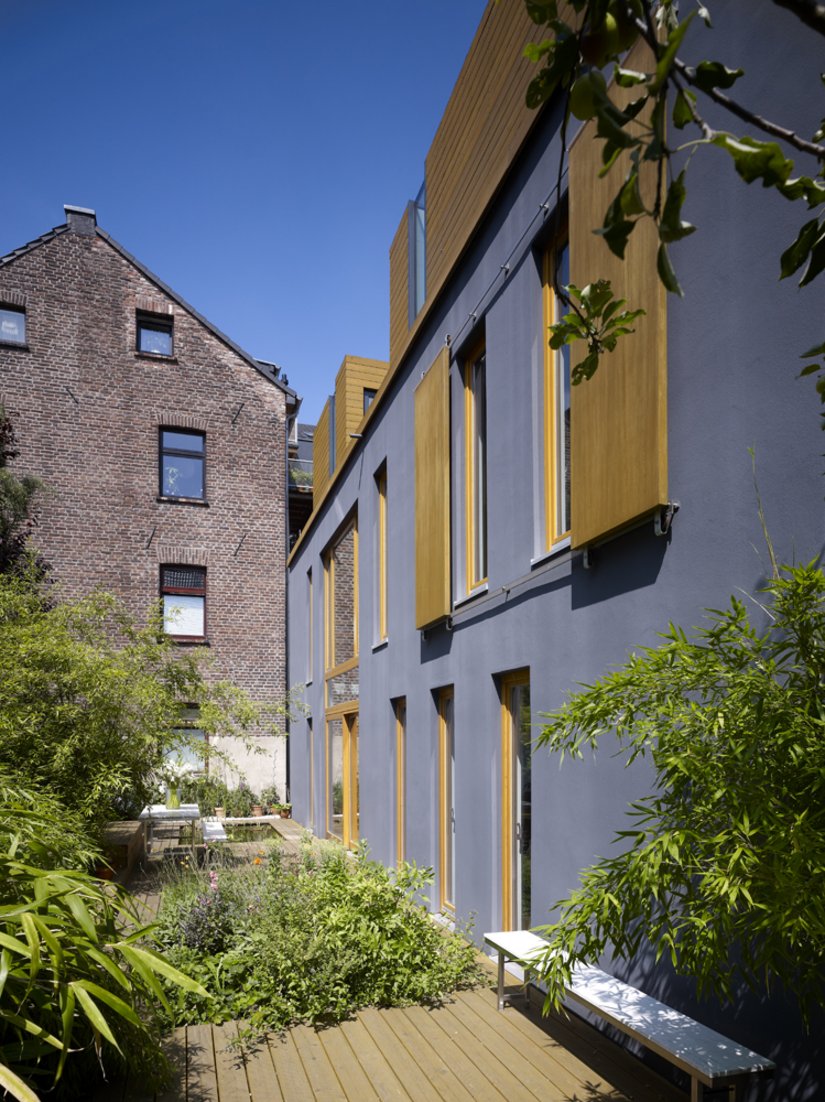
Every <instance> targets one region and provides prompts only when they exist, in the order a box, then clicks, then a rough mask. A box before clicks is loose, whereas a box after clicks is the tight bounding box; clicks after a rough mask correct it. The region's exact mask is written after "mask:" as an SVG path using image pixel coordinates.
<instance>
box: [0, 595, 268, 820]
mask: <svg viewBox="0 0 825 1102" xmlns="http://www.w3.org/2000/svg"><path fill="white" fill-rule="evenodd" d="M182 702H185V703H187V704H190V705H197V706H198V708H199V719H198V725H199V728H200V729H202V730H204V731H206V732H207V733H210V732H211V733H216V732H220V733H221V734H233V733H234V734H242V733H243V732H244V731H246V730H247V729H248V728H249V727H250V726H251V725H252V724H253V723H256V722H257V721H258V720H259V718H260V714H259V711H258V709H257V708H255V707H254V706H253V704H252V703H251V702H250V701H249V700H248V698H247V697H246V696H245V694H243V693H242V692H241V691H240V690H238V689H236V688H234V687H233V686H231V685H229V684H227V683H212V684H208V683H207V681H206V679H205V677H204V672H203V670H202V660H201V659H199V657H198V656H196V655H194V654H191V653H181V652H180V650H179V649H178V648H176V647H175V646H174V645H173V644H172V643H171V641H170V640H169V639H168V638H167V637H165V636H164V635H163V632H162V630H161V624H160V618H159V614H158V618H157V620H156V621H153V622H151V623H150V624H149V625H148V626H147V627H138V626H136V625H135V624H134V622H133V621H132V620H131V619H130V617H129V616H128V615H127V613H126V612H125V610H124V609H123V607H122V606H121V605H120V604H119V603H118V601H117V600H116V598H114V597H112V596H111V595H109V594H105V593H93V594H91V595H89V596H88V597H86V598H84V599H82V600H79V601H75V602H66V603H57V604H55V603H52V602H50V601H48V600H47V599H46V597H45V595H44V587H43V586H42V584H38V583H37V582H36V581H32V578H31V577H30V576H15V575H10V574H5V575H4V574H0V769H2V768H6V769H7V770H9V771H10V772H11V773H12V774H13V775H17V776H22V777H23V778H25V779H26V781H28V782H29V783H32V784H35V785H38V786H40V787H41V788H44V789H47V790H49V791H51V792H52V793H54V794H55V795H57V796H58V797H59V798H60V799H61V800H62V801H63V803H64V804H65V805H66V806H67V807H69V808H72V809H75V810H77V811H78V812H79V813H80V814H81V815H82V816H83V817H84V819H86V820H87V821H88V822H90V823H100V822H103V821H106V820H111V819H117V818H122V817H123V815H124V813H127V812H128V811H129V810H130V809H131V810H134V808H135V807H138V808H139V807H140V806H142V805H143V803H145V802H146V800H147V799H148V797H149V796H150V794H151V790H152V785H153V773H154V771H155V770H157V769H158V767H159V766H160V765H161V763H162V762H163V760H164V757H165V756H166V755H168V754H169V753H170V752H171V751H173V750H174V749H175V748H177V747H178V746H179V745H180V743H181V741H182V740H185V735H184V734H182V732H181V730H180V708H181V703H182Z"/></svg>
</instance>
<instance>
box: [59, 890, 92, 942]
mask: <svg viewBox="0 0 825 1102" xmlns="http://www.w3.org/2000/svg"><path fill="white" fill-rule="evenodd" d="M65 900H66V906H67V907H68V908H69V910H70V911H71V912H72V914H73V915H74V917H75V919H76V921H77V924H78V926H79V927H80V928H81V930H82V931H83V933H84V934H86V936H87V937H88V938H89V940H90V941H92V942H94V943H97V930H96V928H95V924H94V921H93V919H92V916H91V915H90V914H89V910H88V908H87V907H86V904H85V903H84V902H83V900H82V899H81V898H80V896H79V895H78V894H77V893H76V892H70V893H69V894H68V895H67V896H66V897H65Z"/></svg>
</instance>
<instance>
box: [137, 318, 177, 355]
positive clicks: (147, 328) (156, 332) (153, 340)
mask: <svg viewBox="0 0 825 1102" xmlns="http://www.w3.org/2000/svg"><path fill="white" fill-rule="evenodd" d="M173 327H174V318H173V317H172V316H171V315H170V314H149V313H146V312H145V311H143V310H138V312H137V350H138V352H148V353H149V354H150V355H153V356H171V355H172V347H173V345H172V334H173Z"/></svg>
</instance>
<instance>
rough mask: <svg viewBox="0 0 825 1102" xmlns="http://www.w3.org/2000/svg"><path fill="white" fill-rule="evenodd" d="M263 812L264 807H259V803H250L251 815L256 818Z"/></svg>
mask: <svg viewBox="0 0 825 1102" xmlns="http://www.w3.org/2000/svg"><path fill="white" fill-rule="evenodd" d="M263 813H264V809H263V808H262V807H261V805H260V804H253V805H252V815H253V817H254V818H256V819H258V818H260V817H261V815H263Z"/></svg>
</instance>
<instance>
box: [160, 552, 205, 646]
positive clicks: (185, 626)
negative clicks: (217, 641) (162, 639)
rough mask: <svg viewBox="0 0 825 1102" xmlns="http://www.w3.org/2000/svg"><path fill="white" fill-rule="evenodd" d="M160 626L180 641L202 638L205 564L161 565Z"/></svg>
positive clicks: (187, 641)
mask: <svg viewBox="0 0 825 1102" xmlns="http://www.w3.org/2000/svg"><path fill="white" fill-rule="evenodd" d="M160 592H161V599H162V601H163V630H164V631H165V632H166V634H167V635H171V636H172V637H173V638H174V639H177V640H178V641H179V642H182V643H202V642H203V641H204V640H205V638H206V567H205V566H184V565H180V566H162V567H161V568H160Z"/></svg>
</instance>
